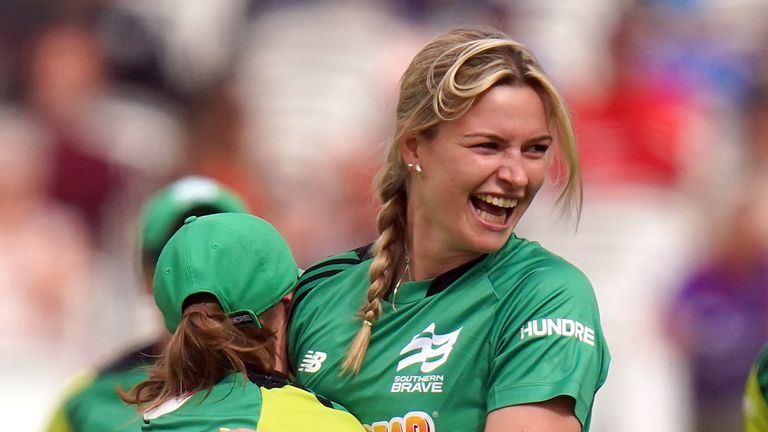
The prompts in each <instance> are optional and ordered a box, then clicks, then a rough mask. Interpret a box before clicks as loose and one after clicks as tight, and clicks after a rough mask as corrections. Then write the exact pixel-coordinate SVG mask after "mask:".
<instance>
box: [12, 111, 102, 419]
mask: <svg viewBox="0 0 768 432" xmlns="http://www.w3.org/2000/svg"><path fill="white" fill-rule="evenodd" d="M47 150H48V147H47V146H46V136H45V134H44V132H43V131H42V130H41V129H40V128H39V125H37V124H35V123H34V122H32V121H31V120H30V119H29V118H28V117H27V116H25V115H24V114H23V113H22V112H21V111H17V110H15V109H11V108H8V107H2V108H0V241H1V242H3V245H5V246H4V247H3V249H2V251H0V296H2V299H3V300H2V302H0V381H2V382H3V389H4V391H3V396H0V405H2V406H3V407H4V409H6V410H7V412H12V413H14V416H18V418H23V419H25V420H24V423H23V426H22V428H23V429H26V430H38V429H37V425H38V421H39V419H40V412H39V410H40V407H41V406H45V405H46V404H47V403H48V402H49V400H50V399H51V397H52V394H51V389H55V388H57V386H58V383H59V380H61V378H62V377H63V376H64V375H65V374H67V373H69V371H71V370H72V368H73V367H74V365H75V364H77V363H78V362H80V361H83V359H84V357H85V356H86V355H87V353H88V352H89V348H90V347H91V341H90V340H89V334H88V330H89V329H90V325H92V324H93V322H92V321H91V320H90V318H91V314H90V312H91V311H92V310H94V308H95V307H97V305H96V304H94V303H92V299H93V293H94V285H93V284H92V282H93V281H92V279H91V276H92V274H91V272H92V270H93V268H92V264H93V260H92V258H93V250H92V247H91V241H90V238H89V236H88V230H87V229H86V227H85V225H84V223H83V221H82V220H81V219H79V218H78V217H77V214H76V213H73V212H71V211H69V209H67V208H65V207H63V206H62V205H61V204H59V203H56V202H54V201H51V200H50V199H48V198H47V196H46V177H47V175H48V173H49V169H50V165H49V160H48V152H47ZM10 422H11V424H12V425H13V420H11V421H10Z"/></svg>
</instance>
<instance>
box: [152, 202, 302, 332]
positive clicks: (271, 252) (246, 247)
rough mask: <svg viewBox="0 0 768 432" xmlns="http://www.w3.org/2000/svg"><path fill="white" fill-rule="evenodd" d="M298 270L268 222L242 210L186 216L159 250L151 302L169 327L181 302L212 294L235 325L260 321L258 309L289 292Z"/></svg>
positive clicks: (179, 312)
mask: <svg viewBox="0 0 768 432" xmlns="http://www.w3.org/2000/svg"><path fill="white" fill-rule="evenodd" d="M298 275H299V270H298V267H297V266H296V261H295V260H294V258H293V254H292V253H291V250H290V248H289V247H288V244H287V243H286V242H285V240H284V239H283V237H282V236H281V235H280V233H278V232H277V230H276V229H275V228H274V227H273V226H272V225H270V224H269V223H268V222H267V221H265V220H263V219H261V218H259V217H256V216H253V215H249V214H245V213H219V214H213V215H208V216H201V217H195V216H190V217H189V218H188V219H187V220H186V221H185V222H184V225H183V226H182V227H181V228H179V230H178V231H176V233H175V234H174V235H173V236H172V237H171V239H170V240H169V241H168V243H167V244H166V245H165V247H164V248H163V250H162V252H161V253H160V258H159V260H158V262H157V271H156V272H155V280H154V286H153V290H154V296H155V303H157V306H158V307H159V308H160V312H162V314H163V318H164V320H165V327H166V328H167V329H168V330H169V331H171V332H174V331H176V328H177V327H178V326H179V323H180V322H181V317H182V312H183V308H184V306H186V305H185V304H184V302H185V301H186V300H187V299H188V298H189V297H190V296H191V295H194V294H200V293H207V294H211V295H213V296H214V297H215V298H216V299H217V300H218V302H219V304H220V305H221V308H222V310H223V311H224V313H226V314H227V315H229V316H230V318H232V320H233V321H234V322H235V323H236V324H245V323H252V324H254V325H256V326H259V327H260V326H261V324H260V323H259V320H258V316H259V314H261V313H263V312H264V311H266V310H267V309H269V308H270V307H272V306H274V305H275V304H277V303H278V302H279V301H280V299H282V298H283V297H284V296H285V295H286V294H288V293H289V292H291V290H292V289H293V287H294V286H295V284H296V281H297V279H298Z"/></svg>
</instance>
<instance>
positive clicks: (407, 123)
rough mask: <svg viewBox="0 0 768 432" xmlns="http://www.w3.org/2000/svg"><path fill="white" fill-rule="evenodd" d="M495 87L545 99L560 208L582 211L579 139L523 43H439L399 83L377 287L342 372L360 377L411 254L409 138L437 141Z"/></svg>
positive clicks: (473, 31)
mask: <svg viewBox="0 0 768 432" xmlns="http://www.w3.org/2000/svg"><path fill="white" fill-rule="evenodd" d="M495 85H514V86H528V87H531V88H532V89H534V90H535V91H536V92H537V93H538V94H539V95H540V97H541V98H542V101H543V102H544V106H545V109H546V111H547V117H548V121H549V123H550V124H551V125H552V126H553V127H554V129H555V131H556V137H557V141H558V143H559V147H558V149H559V150H560V154H558V155H557V156H556V157H558V156H559V157H560V158H561V160H558V159H556V160H557V161H558V163H564V164H565V168H566V169H567V172H568V176H567V183H566V184H565V186H564V188H563V190H562V192H561V194H560V196H559V197H558V202H559V203H560V204H561V205H562V206H563V210H564V212H565V211H566V210H568V209H570V208H571V206H572V204H574V203H575V207H576V214H577V217H578V214H579V213H580V211H581V201H582V192H581V171H580V169H579V162H578V153H577V149H576V140H575V137H574V133H573V128H572V125H571V121H570V117H569V115H568V111H567V108H566V105H565V102H564V101H563V99H562V98H561V97H560V95H559V94H558V92H557V91H556V90H555V88H554V86H553V85H552V84H551V83H550V82H549V80H548V79H547V78H546V76H545V75H544V73H543V71H542V70H541V66H540V65H539V64H538V62H537V61H536V59H535V58H534V57H533V55H532V54H531V53H530V52H529V51H528V50H527V49H526V48H525V47H524V46H523V45H522V44H520V43H518V42H516V41H514V40H511V39H510V38H509V37H507V36H506V35H505V34H503V33H500V32H498V31H495V30H492V29H481V28H460V29H456V30H453V31H450V32H447V33H445V34H443V35H441V36H438V37H437V38H435V39H434V40H432V41H431V42H430V43H428V44H427V45H426V46H425V47H424V48H423V49H422V50H421V51H420V52H419V53H418V54H416V56H415V57H414V58H413V60H412V61H411V64H410V65H409V66H408V68H407V69H406V71H405V73H404V74H403V76H402V78H401V80H400V97H399V101H398V105H397V111H396V120H397V121H396V133H395V136H394V138H393V140H392V141H391V142H390V147H389V154H388V156H387V161H386V163H385V165H384V166H383V168H382V169H381V171H380V172H379V175H378V179H377V190H378V194H379V198H380V199H381V202H382V207H381V209H380V211H379V214H378V218H377V229H378V231H379V237H378V239H377V240H376V242H375V243H374V245H373V247H372V253H373V261H372V262H371V267H370V270H369V277H370V280H371V285H370V287H369V288H368V291H367V295H366V301H365V303H364V304H363V305H362V306H361V307H360V309H359V311H358V316H359V317H360V318H362V320H363V323H362V326H361V328H360V330H359V331H358V332H357V334H356V335H355V337H354V339H353V341H352V343H351V344H350V347H349V350H348V352H347V356H346V358H345V360H344V363H343V364H342V368H343V371H346V372H352V373H357V372H359V371H360V368H361V366H362V364H363V360H364V358H365V353H366V351H367V349H368V345H369V343H370V340H371V333H372V326H373V324H374V323H375V322H376V320H377V319H378V318H379V316H380V315H381V312H382V306H381V300H382V299H383V298H384V296H385V295H386V294H387V292H388V291H389V289H390V286H391V285H392V282H393V279H394V277H395V273H396V271H397V268H398V265H399V263H400V257H401V256H402V253H403V251H404V249H405V243H404V242H405V233H406V223H407V220H406V218H407V214H406V213H407V202H408V190H409V184H410V183H409V182H410V178H409V172H408V169H407V167H406V166H405V163H404V161H403V158H402V154H401V150H400V142H401V140H402V138H403V137H405V136H406V135H411V134H421V135H422V136H424V137H425V138H427V139H432V138H433V137H434V136H435V135H436V132H437V127H438V126H439V124H440V123H441V122H445V121H451V120H455V119H457V118H459V117H461V116H462V115H464V114H465V113H466V112H467V111H469V109H470V108H472V105H473V104H474V102H475V100H477V98H478V97H479V96H481V95H482V94H483V93H484V92H486V91H487V90H488V89H490V88H492V87H493V86H495Z"/></svg>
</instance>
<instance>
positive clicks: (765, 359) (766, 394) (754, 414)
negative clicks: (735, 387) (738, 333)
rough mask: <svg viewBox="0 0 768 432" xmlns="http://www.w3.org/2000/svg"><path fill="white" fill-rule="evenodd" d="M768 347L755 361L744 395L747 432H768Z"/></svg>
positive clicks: (764, 348)
mask: <svg viewBox="0 0 768 432" xmlns="http://www.w3.org/2000/svg"><path fill="white" fill-rule="evenodd" d="M767 401H768V345H766V346H765V347H763V350H762V351H761V352H760V354H759V355H758V357H757V360H755V364H754V365H753V366H752V370H751V371H750V372H749V378H748V379H747V388H746V392H745V395H744V427H745V431H746V432H766V431H768V402H767Z"/></svg>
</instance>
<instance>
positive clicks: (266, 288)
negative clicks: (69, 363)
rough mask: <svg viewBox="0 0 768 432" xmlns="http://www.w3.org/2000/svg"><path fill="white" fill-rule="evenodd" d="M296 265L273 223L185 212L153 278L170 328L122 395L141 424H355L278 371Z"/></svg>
mask: <svg viewBox="0 0 768 432" xmlns="http://www.w3.org/2000/svg"><path fill="white" fill-rule="evenodd" d="M298 275H299V269H298V267H297V265H296V262H295V261H294V259H293V255H292V253H291V250H290V249H289V247H288V245H287V243H286V242H285V240H284V239H283V238H282V236H281V235H280V234H279V233H278V232H277V230H275V228H274V227H272V225H270V224H269V223H267V222H266V221H264V220H263V219H260V218H258V217H256V216H252V215H247V214H216V215H209V216H203V217H199V218H198V217H190V218H189V219H187V220H186V221H185V223H184V226H182V227H181V228H180V229H179V230H178V231H177V232H176V234H174V235H173V237H171V239H170V240H169V241H168V243H167V244H166V246H165V247H164V248H163V251H162V253H161V254H160V257H159V260H158V263H157V273H156V276H155V281H154V284H153V294H154V297H155V303H156V304H157V306H158V307H159V309H160V311H161V312H162V314H163V318H164V322H165V326H166V328H167V329H168V331H169V332H171V333H172V336H171V338H170V340H169V342H168V344H167V346H166V348H165V350H164V351H163V354H162V355H161V356H160V358H159V359H158V360H157V362H156V363H155V364H154V365H153V366H152V367H151V369H150V370H149V378H147V379H146V380H144V381H142V382H141V383H139V384H137V385H136V386H134V387H133V388H132V389H131V390H130V391H128V392H125V391H122V390H121V391H120V394H121V397H122V398H123V400H124V401H126V402H128V403H131V404H136V405H138V406H139V407H140V408H141V409H142V411H143V423H142V430H145V431H150V430H151V431H161V430H162V431H191V430H195V431H208V430H211V431H212V430H217V429H216V428H217V427H226V428H232V427H253V428H255V429H256V430H257V431H281V432H291V431H297V432H298V431H307V430H322V431H338V432H344V431H358V432H362V431H364V429H363V426H362V425H361V424H360V423H359V422H358V421H357V420H356V419H355V418H354V417H353V416H352V415H351V414H349V413H348V412H347V411H345V410H343V409H341V408H340V407H339V406H337V405H334V404H333V403H332V402H330V401H328V400H326V399H324V398H322V397H320V396H318V395H315V394H313V393H310V392H308V391H306V390H303V389H301V388H299V387H296V386H293V385H291V384H290V383H289V381H288V380H287V376H286V374H287V372H288V358H287V355H286V347H285V337H286V336H285V334H286V326H287V321H288V307H289V305H290V300H291V294H292V291H293V288H294V286H295V284H296V280H297V278H298Z"/></svg>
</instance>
